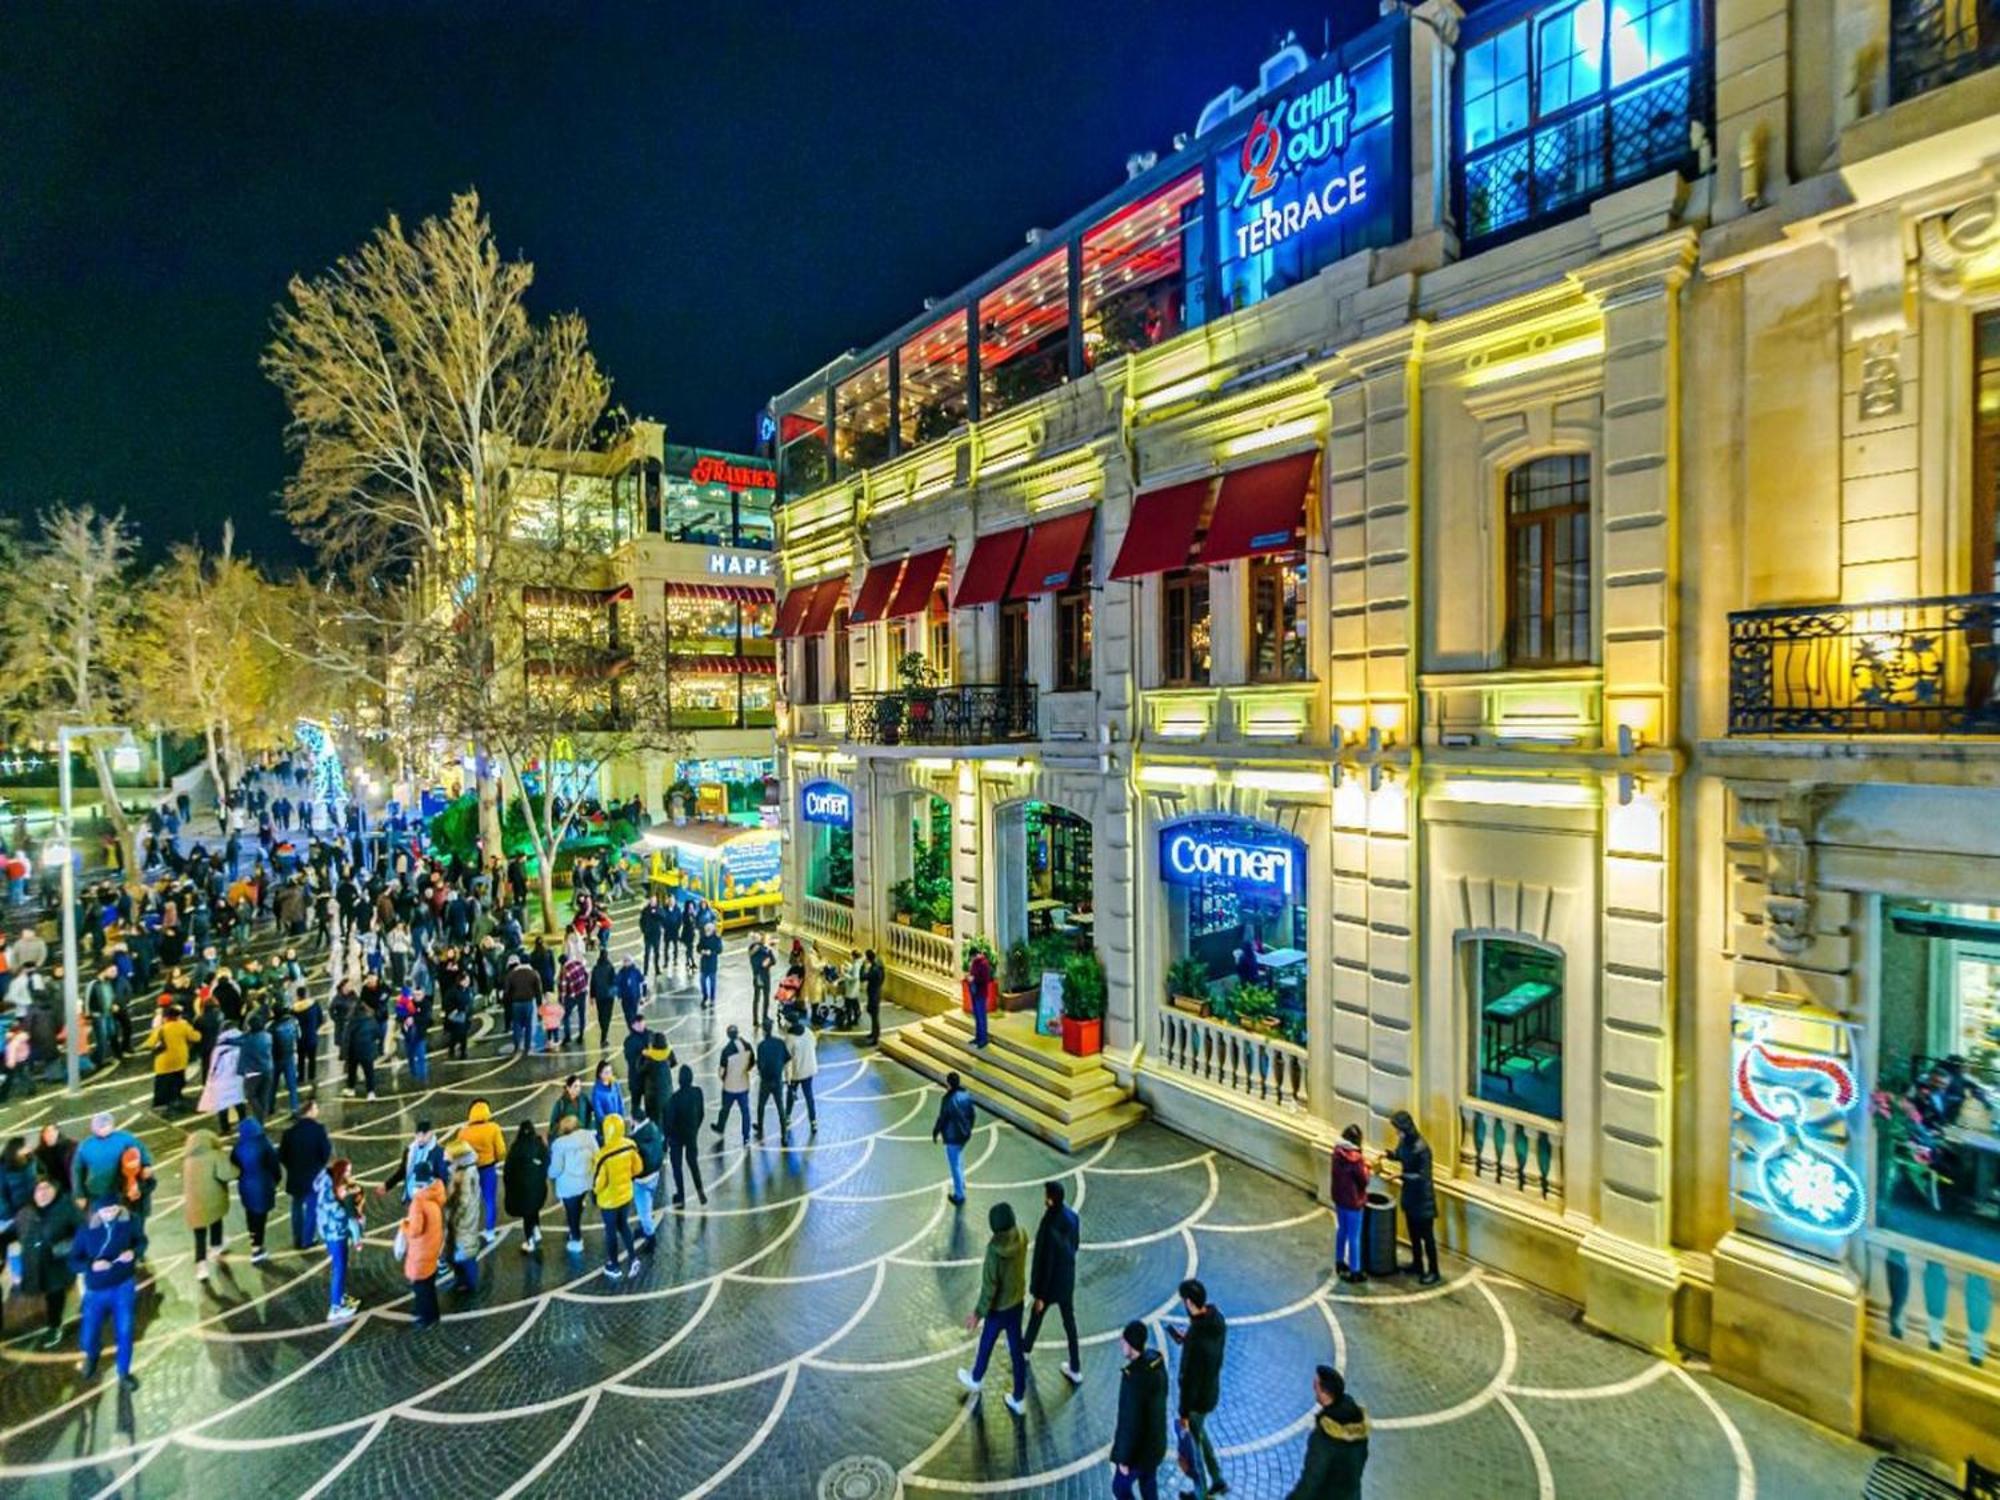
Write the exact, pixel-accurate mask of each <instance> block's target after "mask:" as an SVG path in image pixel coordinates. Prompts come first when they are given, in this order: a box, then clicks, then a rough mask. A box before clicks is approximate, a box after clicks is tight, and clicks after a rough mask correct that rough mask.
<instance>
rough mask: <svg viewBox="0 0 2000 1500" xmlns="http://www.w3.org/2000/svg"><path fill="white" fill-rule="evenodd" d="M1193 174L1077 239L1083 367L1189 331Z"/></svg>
mask: <svg viewBox="0 0 2000 1500" xmlns="http://www.w3.org/2000/svg"><path fill="white" fill-rule="evenodd" d="M1200 218H1201V173H1199V172H1191V173H1189V174H1188V175H1187V176H1186V177H1184V178H1182V179H1181V180H1180V181H1179V182H1176V183H1173V184H1171V185H1170V186H1168V187H1164V188H1162V189H1160V191H1159V192H1157V193H1155V194H1153V196H1152V197H1150V198H1147V199H1144V200H1143V201H1141V202H1138V203H1134V204H1130V205H1128V206H1126V207H1124V208H1121V209H1119V210H1118V211H1117V212H1116V213H1115V214H1113V215H1112V216H1111V217H1110V218H1108V219H1106V220H1105V221H1104V222H1103V223H1102V224H1099V225H1098V226H1097V227H1096V228H1094V229H1091V230H1089V231H1087V232H1086V233H1085V234H1084V237H1083V363H1084V368H1085V369H1095V368H1096V367H1097V366H1098V365H1100V364H1102V363H1104V362H1105V361H1107V360H1112V359H1116V358H1117V357H1118V356H1119V355H1121V354H1129V353H1131V352H1132V351H1133V350H1135V349H1150V348H1152V347H1153V345H1155V344H1158V343H1161V342H1162V341H1164V340H1166V339H1170V338H1172V337H1173V336H1174V335H1175V334H1177V333H1179V332H1180V331H1181V330H1182V329H1184V328H1186V327H1188V326H1189V320H1188V309H1187V280H1188V266H1189V264H1190V261H1189V245H1188V237H1189V231H1190V229H1191V228H1192V226H1194V225H1195V224H1196V223H1198V222H1199V221H1200Z"/></svg>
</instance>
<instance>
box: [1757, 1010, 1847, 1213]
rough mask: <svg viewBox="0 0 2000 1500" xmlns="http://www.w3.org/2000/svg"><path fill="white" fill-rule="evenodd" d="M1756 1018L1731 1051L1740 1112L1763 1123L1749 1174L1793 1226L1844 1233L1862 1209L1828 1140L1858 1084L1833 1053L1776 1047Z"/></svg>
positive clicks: (1775, 1210) (1844, 1166) (1843, 1163)
mask: <svg viewBox="0 0 2000 1500" xmlns="http://www.w3.org/2000/svg"><path fill="white" fill-rule="evenodd" d="M1763 1033H1764V1027H1763V1024H1762V1023H1761V1022H1760V1023H1758V1025H1757V1027H1756V1029H1755V1030H1754V1031H1753V1033H1752V1035H1751V1038H1750V1040H1749V1042H1748V1043H1747V1044H1746V1045H1745V1046H1744V1047H1743V1049H1742V1050H1741V1052H1740V1053H1738V1055H1737V1059H1736V1078H1735V1094H1736V1101H1737V1104H1738V1105H1739V1106H1740V1107H1741V1109H1742V1110H1743V1112H1744V1113H1746V1114H1748V1115H1750V1116H1751V1117H1753V1118H1754V1119H1757V1120H1760V1121H1762V1122H1763V1123H1764V1124H1765V1125H1767V1126H1769V1127H1771V1130H1770V1135H1771V1139H1770V1141H1769V1143H1768V1144H1767V1145H1766V1146H1765V1147H1764V1148H1763V1149H1762V1150H1761V1151H1759V1152H1758V1153H1757V1155H1756V1159H1755V1165H1754V1176H1755V1181H1756V1185H1757V1188H1758V1190H1759V1191H1760V1193H1761V1194H1762V1196H1763V1198H1764V1201H1765V1203H1766V1205H1767V1206H1768V1207H1769V1208H1770V1210H1771V1211H1772V1212H1773V1213H1775V1214H1776V1215H1777V1216H1778V1218H1780V1219H1782V1220H1783V1221H1784V1222H1785V1223H1787V1224H1789V1225H1790V1226H1792V1227H1793V1228H1795V1229H1802V1230H1805V1231H1807V1232H1809V1233H1812V1234H1822V1235H1827V1236H1829V1237H1831V1238H1834V1239H1845V1238H1847V1236H1849V1235H1851V1234H1853V1233H1854V1231H1855V1230H1857V1229H1859V1228H1860V1227H1861V1226H1862V1224H1863V1222H1865V1220H1866V1219H1867V1217H1868V1195H1867V1192H1866V1190H1865V1189H1864V1188H1863V1187H1862V1185H1861V1178H1860V1177H1859V1176H1858V1175H1857V1174H1856V1173H1855V1171H1854V1169H1853V1168H1852V1167H1850V1166H1849V1165H1848V1164H1847V1162H1846V1161H1845V1160H1844V1159H1843V1158H1842V1157H1841V1156H1840V1155H1838V1154H1836V1152H1835V1150H1833V1149H1831V1147H1832V1146H1833V1145H1835V1144H1837V1143H1838V1138H1837V1137H1836V1136H1835V1135H1834V1131H1835V1129H1836V1128H1837V1127H1838V1126H1839V1124H1840V1122H1841V1121H1842V1120H1843V1119H1845V1118H1846V1116H1847V1115H1848V1114H1849V1112H1850V1111H1852V1110H1853V1108H1854V1104H1855V1101H1856V1100H1857V1099H1858V1098H1859V1097H1860V1091H1859V1089H1858V1088H1857V1087H1856V1085H1855V1081H1854V1073H1853V1071H1852V1070H1851V1069H1849V1068H1848V1066H1847V1065H1846V1064H1845V1063H1844V1062H1841V1061H1839V1060H1838V1059H1836V1058H1832V1057H1824V1056H1808V1055H1806V1054H1803V1053H1798V1052H1783V1051H1780V1050H1778V1049H1777V1048H1775V1047H1772V1046H1771V1045H1770V1044H1769V1043H1767V1042H1765V1041H1764V1039H1763Z"/></svg>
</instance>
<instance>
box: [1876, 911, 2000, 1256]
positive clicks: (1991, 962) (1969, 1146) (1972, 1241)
mask: <svg viewBox="0 0 2000 1500" xmlns="http://www.w3.org/2000/svg"><path fill="white" fill-rule="evenodd" d="M1880 962H1881V973H1880V977H1879V993H1880V997H1881V1002H1880V1003H1881V1012H1880V1022H1879V1027H1878V1033H1877V1035H1878V1047H1877V1052H1876V1078H1875V1091H1874V1094H1873V1096H1872V1099H1871V1105H1872V1113H1873V1116H1874V1126H1875V1129H1874V1135H1875V1172H1876V1183H1877V1187H1876V1215H1875V1217H1876V1222H1877V1223H1878V1224H1879V1225H1881V1227H1882V1228H1884V1229H1889V1230H1893V1231H1895V1232H1897V1233H1899V1234H1905V1235H1908V1236H1910V1237H1911V1238H1913V1239H1919V1240H1924V1241H1927V1242H1929V1243H1931V1244H1934V1245H1940V1246H1944V1247H1946V1248H1949V1249H1953V1250H1959V1251H1963V1252H1966V1253H1968V1254H1973V1255H1978V1256H1981V1257H1983V1258H1985V1259H1987V1260H1994V1261H2000V906H1973V905H1964V904H1947V903H1943V902H1933V903H1925V902H1911V903H1896V904H1890V905H1887V906H1886V907H1885V908H1884V911H1883V922H1882V945H1881V960H1880Z"/></svg>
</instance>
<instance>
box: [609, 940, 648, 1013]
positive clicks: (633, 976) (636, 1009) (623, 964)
mask: <svg viewBox="0 0 2000 1500" xmlns="http://www.w3.org/2000/svg"><path fill="white" fill-rule="evenodd" d="M598 961H599V962H600V963H601V962H603V955H602V954H600V955H599V956H598ZM612 983H613V985H614V987H615V988H616V989H617V991H618V1008H619V1010H620V1011H621V1012H623V1014H624V1016H625V1024H626V1025H627V1026H630V1027H632V1028H634V1029H635V1030H638V1029H643V1028H644V1026H645V1024H646V1022H645V1019H644V1015H645V1009H646V976H645V975H644V974H642V973H641V972H640V971H639V966H638V964H636V963H634V962H633V961H632V959H631V957H630V956H629V955H628V956H627V957H625V958H624V959H622V960H620V962H619V964H618V974H617V977H616V978H615V979H614V980H613V981H612Z"/></svg>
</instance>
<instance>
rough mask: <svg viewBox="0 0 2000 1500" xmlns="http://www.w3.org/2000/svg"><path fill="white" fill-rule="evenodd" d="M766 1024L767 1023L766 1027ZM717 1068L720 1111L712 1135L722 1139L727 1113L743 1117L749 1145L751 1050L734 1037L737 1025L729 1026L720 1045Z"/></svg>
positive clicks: (744, 1131)
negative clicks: (720, 1081) (720, 1094)
mask: <svg viewBox="0 0 2000 1500" xmlns="http://www.w3.org/2000/svg"><path fill="white" fill-rule="evenodd" d="M767 1024H768V1023H767ZM716 1067H717V1069H718V1070H719V1071H720V1072H721V1074H722V1110H721V1112H720V1113H719V1114H717V1115H716V1117H715V1126H714V1129H715V1133H716V1134H717V1135H721V1134H722V1132H723V1125H724V1123H725V1122H726V1121H727V1120H728V1119H729V1112H730V1110H732V1109H733V1110H736V1111H737V1112H738V1113H740V1114H741V1115H742V1116H743V1144H744V1145H746V1146H747V1145H749V1144H750V1069H751V1067H752V1062H751V1053H750V1046H749V1044H748V1043H747V1042H745V1041H744V1040H743V1038H742V1037H740V1036H739V1035H737V1032H736V1025H735V1023H734V1022H731V1023H730V1027H729V1040H727V1041H726V1042H724V1043H723V1044H722V1052H721V1055H720V1056H719V1057H718V1058H717V1059H716Z"/></svg>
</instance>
